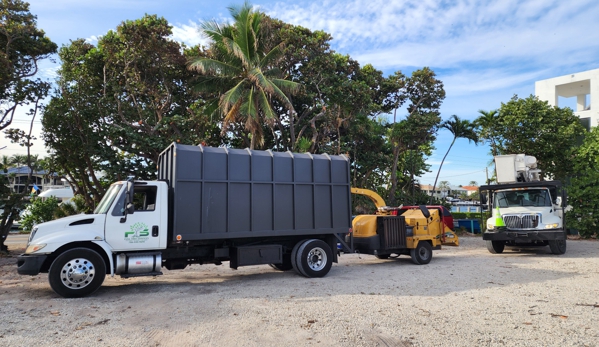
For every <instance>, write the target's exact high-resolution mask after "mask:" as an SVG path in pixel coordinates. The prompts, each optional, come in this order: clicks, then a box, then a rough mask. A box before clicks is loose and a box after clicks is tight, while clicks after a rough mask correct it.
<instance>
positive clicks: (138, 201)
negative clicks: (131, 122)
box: [17, 143, 351, 297]
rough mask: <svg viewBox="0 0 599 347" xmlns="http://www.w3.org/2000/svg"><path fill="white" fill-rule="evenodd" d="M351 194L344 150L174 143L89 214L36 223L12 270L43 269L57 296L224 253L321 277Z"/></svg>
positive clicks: (217, 258) (234, 264) (339, 239)
mask: <svg viewBox="0 0 599 347" xmlns="http://www.w3.org/2000/svg"><path fill="white" fill-rule="evenodd" d="M350 199H351V197H350V176H349V160H348V158H347V157H345V156H333V155H331V156H329V155H325V154H321V155H316V154H314V155H312V154H309V153H302V154H300V153H291V152H285V153H278V152H271V151H255V150H243V149H227V148H212V147H204V146H187V145H179V144H176V143H173V144H172V145H171V146H170V147H169V148H167V149H166V150H165V151H164V152H162V154H161V155H160V158H159V161H158V180H157V181H137V180H133V179H131V180H128V181H122V182H115V183H113V184H112V185H111V186H110V188H109V189H108V191H107V192H106V194H105V195H104V198H103V199H102V201H100V203H99V204H98V206H97V208H96V210H95V211H94V213H93V214H81V215H77V216H70V217H66V218H62V219H57V220H54V221H51V222H46V223H42V224H39V225H37V226H35V227H34V228H33V230H32V232H31V235H30V237H29V241H28V244H27V249H26V251H25V253H24V254H22V255H20V256H19V257H18V264H17V265H18V273H19V274H21V275H32V276H36V275H37V274H38V273H40V272H41V273H48V281H49V282H50V286H51V287H52V289H53V290H54V291H55V292H56V293H58V294H59V295H61V296H63V297H82V296H86V295H88V294H91V293H93V292H94V291H95V290H96V289H98V288H99V287H100V286H101V284H102V282H103V281H104V278H105V276H106V275H120V276H121V277H136V276H157V275H161V274H162V270H161V269H162V268H163V267H164V268H166V269H168V270H178V269H183V268H185V267H186V266H188V265H190V264H221V262H224V261H228V262H229V265H230V267H231V268H233V269H237V268H238V267H240V266H245V265H259V264H270V265H272V267H273V268H275V269H277V270H282V271H285V270H290V269H294V270H295V271H296V272H297V273H298V274H300V275H302V276H305V277H322V276H325V275H326V274H327V273H328V272H329V270H330V268H331V265H332V263H333V262H337V256H338V252H336V250H337V244H338V243H344V237H345V235H346V234H347V233H348V232H350V231H351V200H350Z"/></svg>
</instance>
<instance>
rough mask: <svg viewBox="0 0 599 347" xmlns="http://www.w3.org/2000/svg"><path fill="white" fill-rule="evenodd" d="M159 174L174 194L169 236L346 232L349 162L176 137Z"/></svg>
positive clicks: (179, 238) (177, 238) (185, 238)
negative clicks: (193, 143)
mask: <svg viewBox="0 0 599 347" xmlns="http://www.w3.org/2000/svg"><path fill="white" fill-rule="evenodd" d="M158 165H159V167H158V178H159V179H161V180H166V181H167V182H168V186H169V190H170V193H171V195H170V196H171V197H170V199H171V210H170V214H169V216H170V218H171V221H170V225H169V237H170V240H171V241H179V242H181V241H199V240H216V239H233V238H237V239H239V238H252V237H270V236H297V235H306V236H309V235H323V234H345V233H347V232H348V229H349V228H350V220H351V200H350V198H351V197H350V181H349V161H348V159H347V158H346V157H345V156H328V155H312V154H297V153H291V152H284V153H283V152H271V151H257V150H248V149H243V150H242V149H227V148H213V147H204V146H188V145H180V144H176V143H173V144H172V145H171V146H170V147H169V148H167V149H166V150H165V151H164V152H162V153H161V155H160V158H159V164H158Z"/></svg>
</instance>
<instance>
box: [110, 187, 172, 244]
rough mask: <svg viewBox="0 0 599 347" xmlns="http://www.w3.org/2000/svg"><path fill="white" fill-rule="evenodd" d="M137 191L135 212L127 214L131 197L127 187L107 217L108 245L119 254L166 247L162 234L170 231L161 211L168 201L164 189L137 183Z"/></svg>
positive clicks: (134, 202) (134, 199) (135, 194)
mask: <svg viewBox="0 0 599 347" xmlns="http://www.w3.org/2000/svg"><path fill="white" fill-rule="evenodd" d="M134 189H135V190H134V194H133V206H134V212H133V213H127V214H125V208H124V206H125V196H126V195H127V194H126V188H124V189H122V191H121V194H120V196H119V197H118V199H117V201H116V203H115V204H114V207H113V209H112V211H111V212H109V213H108V215H107V216H106V226H105V232H104V233H105V238H106V242H108V244H110V246H112V248H113V249H114V250H115V251H128V250H152V249H160V248H164V246H165V245H162V247H161V244H160V240H161V239H162V240H165V237H164V236H163V235H161V234H162V233H166V228H163V227H162V224H161V216H162V213H161V211H162V209H165V208H166V202H165V201H163V200H164V199H161V197H160V196H159V192H160V190H159V189H158V187H157V186H156V185H153V184H148V183H147V182H136V183H135V186H134ZM162 204H164V206H161V205H162ZM161 229H164V230H161ZM161 236H162V237H161Z"/></svg>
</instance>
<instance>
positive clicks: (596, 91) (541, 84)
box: [535, 69, 599, 129]
mask: <svg viewBox="0 0 599 347" xmlns="http://www.w3.org/2000/svg"><path fill="white" fill-rule="evenodd" d="M535 94H536V96H537V97H539V99H540V100H545V101H547V102H549V104H550V105H552V106H558V107H559V106H560V105H559V97H563V98H573V97H576V109H575V110H574V114H576V115H577V116H578V117H580V119H581V121H582V124H583V125H585V127H586V128H587V129H590V128H591V127H596V126H598V125H599V69H595V70H589V71H583V72H578V73H574V74H570V75H565V76H559V77H554V78H549V79H546V80H542V81H537V82H535Z"/></svg>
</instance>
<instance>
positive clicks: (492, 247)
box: [487, 240, 505, 254]
mask: <svg viewBox="0 0 599 347" xmlns="http://www.w3.org/2000/svg"><path fill="white" fill-rule="evenodd" d="M504 248H505V243H504V242H503V241H491V240H487V250H488V251H489V252H491V253H493V254H499V253H503V249H504Z"/></svg>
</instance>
